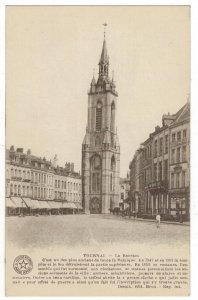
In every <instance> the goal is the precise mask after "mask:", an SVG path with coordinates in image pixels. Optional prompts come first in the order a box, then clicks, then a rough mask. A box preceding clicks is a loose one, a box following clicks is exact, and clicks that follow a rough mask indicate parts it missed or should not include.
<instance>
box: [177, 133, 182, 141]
mask: <svg viewBox="0 0 198 300" xmlns="http://www.w3.org/2000/svg"><path fill="white" fill-rule="evenodd" d="M177 140H178V141H181V131H178V133H177Z"/></svg>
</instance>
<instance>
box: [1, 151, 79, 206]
mask: <svg viewBox="0 0 198 300" xmlns="http://www.w3.org/2000/svg"><path fill="white" fill-rule="evenodd" d="M55 162H56V159H55V160H54V161H53V163H52V162H51V161H48V160H46V158H45V157H44V158H41V157H37V156H34V155H32V154H31V151H30V150H28V151H27V153H24V152H23V148H17V149H16V150H15V149H14V146H11V147H10V149H9V150H6V197H7V200H8V201H7V202H8V205H9V206H8V205H7V206H8V207H10V206H11V205H12V207H16V208H24V207H26V206H27V207H29V208H35V209H48V208H49V209H50V208H57V209H58V208H61V207H62V204H61V203H63V202H65V203H71V204H72V205H69V204H68V205H66V204H65V206H64V207H65V208H71V209H82V205H81V176H80V174H79V173H77V172H75V171H74V164H73V163H66V165H65V168H62V167H59V166H57V165H56V163H55ZM9 199H10V200H11V201H10V200H9ZM55 201H56V202H61V203H60V205H59V204H58V203H54V202H55ZM73 203H76V205H75V204H74V205H73Z"/></svg>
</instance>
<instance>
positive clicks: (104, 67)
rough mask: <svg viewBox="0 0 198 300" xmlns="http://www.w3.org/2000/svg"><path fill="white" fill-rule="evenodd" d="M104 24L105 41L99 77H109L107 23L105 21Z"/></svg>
mask: <svg viewBox="0 0 198 300" xmlns="http://www.w3.org/2000/svg"><path fill="white" fill-rule="evenodd" d="M103 26H104V41H103V46H102V52H101V56H100V62H99V77H102V78H105V77H106V78H108V73H109V57H108V54H107V45H106V39H105V37H106V26H107V23H104V24H103Z"/></svg>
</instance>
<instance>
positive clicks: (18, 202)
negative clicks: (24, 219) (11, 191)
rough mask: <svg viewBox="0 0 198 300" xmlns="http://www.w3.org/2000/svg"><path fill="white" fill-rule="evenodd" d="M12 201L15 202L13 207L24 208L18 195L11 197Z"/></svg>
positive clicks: (24, 205) (23, 203)
mask: <svg viewBox="0 0 198 300" xmlns="http://www.w3.org/2000/svg"><path fill="white" fill-rule="evenodd" d="M11 200H12V202H13V203H14V204H15V207H19V208H24V207H25V208H26V207H27V206H26V204H25V202H24V201H23V199H22V198H20V197H11Z"/></svg>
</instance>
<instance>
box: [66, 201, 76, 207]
mask: <svg viewBox="0 0 198 300" xmlns="http://www.w3.org/2000/svg"><path fill="white" fill-rule="evenodd" d="M68 204H69V205H70V208H77V207H76V205H75V203H73V202H68Z"/></svg>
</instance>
